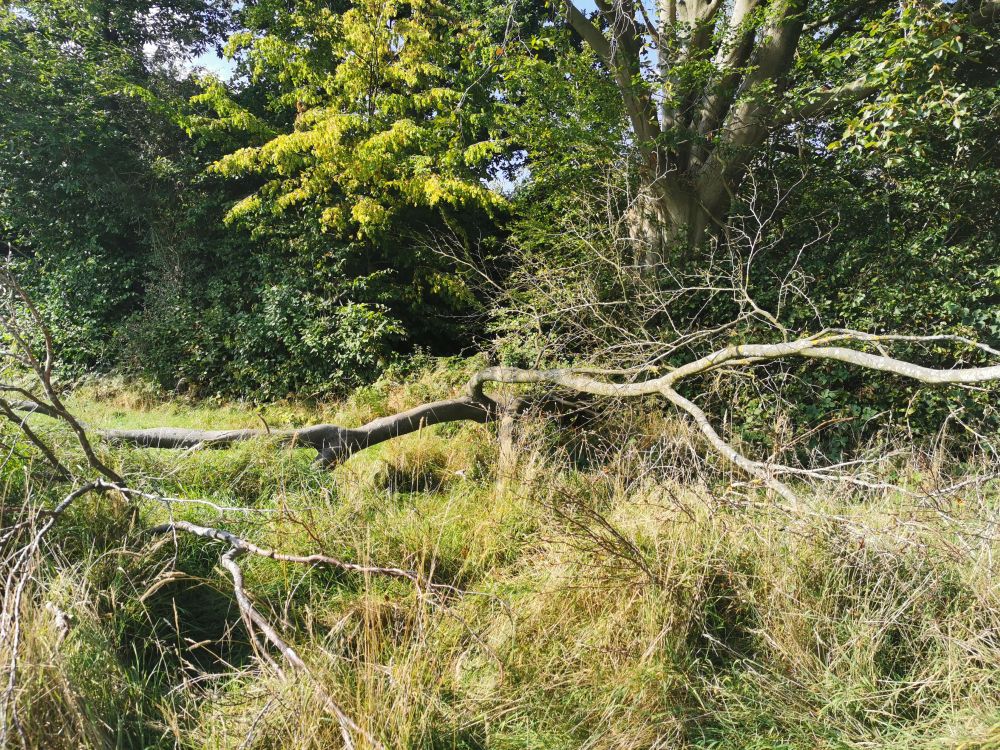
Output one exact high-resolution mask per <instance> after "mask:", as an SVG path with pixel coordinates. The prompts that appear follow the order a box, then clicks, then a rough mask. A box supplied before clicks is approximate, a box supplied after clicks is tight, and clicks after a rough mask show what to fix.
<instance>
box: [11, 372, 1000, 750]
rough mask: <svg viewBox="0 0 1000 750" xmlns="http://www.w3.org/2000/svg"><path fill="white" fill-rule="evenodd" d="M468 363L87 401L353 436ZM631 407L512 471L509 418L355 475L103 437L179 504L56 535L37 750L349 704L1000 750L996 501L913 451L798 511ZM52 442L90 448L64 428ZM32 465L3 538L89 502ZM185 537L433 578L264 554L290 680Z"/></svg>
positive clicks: (363, 714) (431, 392)
mask: <svg viewBox="0 0 1000 750" xmlns="http://www.w3.org/2000/svg"><path fill="white" fill-rule="evenodd" d="M474 364H475V363H462V362H455V361H451V362H443V363H438V364H436V365H435V364H433V363H432V364H431V366H429V367H426V368H424V369H422V370H420V371H418V372H415V373H410V374H403V373H396V374H390V375H389V376H387V377H385V378H383V379H382V380H380V381H379V382H378V383H376V384H375V385H373V386H370V387H368V388H364V389H361V390H358V391H357V392H355V393H354V394H353V395H352V396H351V397H350V398H349V399H347V400H345V401H342V402H337V403H295V402H285V403H278V404H274V405H271V406H268V407H266V408H255V407H251V406H249V405H246V404H241V403H235V402H234V403H227V402H223V401H220V400H217V399H216V400H212V399H209V400H202V401H195V400H191V399H186V398H184V397H180V396H176V395H172V394H161V393H158V392H156V391H153V390H151V389H149V388H141V387H137V386H135V385H134V384H125V383H123V382H121V381H107V380H105V381H100V380H97V381H93V382H91V383H90V384H89V385H85V386H82V387H80V388H78V389H77V390H76V391H75V392H74V394H73V396H72V397H71V398H69V399H68V401H67V405H68V406H70V407H71V409H72V410H73V412H74V413H75V414H77V416H79V417H80V418H81V419H83V420H84V421H86V422H88V423H90V424H99V425H101V426H105V427H119V426H121V427H142V426H149V425H157V426H163V425H173V426H190V427H201V426H204V425H212V426H215V427H234V428H235V427H254V426H260V425H261V423H262V422H263V423H265V424H267V425H269V426H271V427H278V426H297V425H302V424H308V423H312V422H319V421H332V422H336V423H338V424H357V423H362V422H365V421H367V420H369V419H371V418H373V417H375V416H379V415H381V414H384V413H393V412H396V411H398V410H400V409H402V408H406V407H408V406H412V405H414V404H416V403H420V402H423V401H427V400H428V399H432V398H440V397H443V396H447V395H449V394H450V393H452V392H453V391H454V390H455V389H456V387H457V386H458V384H460V383H461V382H462V381H463V380H464V377H465V376H466V374H467V372H468V370H469V368H470V367H472V366H474ZM637 414H638V416H636V415H637ZM633 417H634V419H636V420H638V421H634V422H632V423H630V425H629V426H630V431H629V433H630V434H631V435H633V436H634V437H632V438H630V439H629V440H626V441H622V440H621V439H617V438H615V435H616V434H620V433H616V432H615V431H614V429H610V432H609V431H608V430H609V428H608V427H607V426H605V427H604V428H595V429H594V430H592V431H591V432H590V435H591V437H590V438H589V440H590V443H589V444H588V445H586V446H581V445H580V444H579V440H577V441H576V442H570V441H569V440H567V439H566V433H565V432H564V431H562V430H560V429H559V426H558V424H555V423H553V421H552V420H551V419H544V418H538V419H530V418H529V419H526V420H525V421H524V422H523V424H522V425H521V426H520V429H519V431H518V434H517V438H516V441H515V444H514V446H513V450H511V451H508V452H506V454H504V452H501V451H500V450H499V448H498V445H497V439H496V429H495V427H490V426H483V425H461V426H459V425H446V426H440V427H437V428H432V429H428V430H424V431H421V432H419V433H417V434H414V435H410V436H407V437H404V438H401V439H399V440H396V441H391V442H389V443H386V444H383V445H381V446H377V447H375V448H372V449H369V450H367V451H363V452H361V453H359V454H357V455H355V456H354V457H352V458H350V459H349V460H348V461H346V462H345V463H344V464H343V465H341V466H339V467H337V468H336V469H335V470H333V471H322V470H319V469H317V468H315V467H313V466H312V465H311V458H312V455H310V453H309V452H307V451H302V450H296V449H294V448H279V447H276V446H273V445H269V444H268V443H267V441H266V440H261V441H257V442H251V443H245V444H240V445H238V446H234V447H232V448H228V449H225V450H195V451H186V452H179V451H159V450H137V449H130V448H122V447H114V446H102V447H101V448H100V450H101V456H102V458H103V459H104V460H105V461H106V462H107V463H108V464H109V465H110V466H112V467H113V468H114V470H115V471H117V472H118V473H119V474H121V475H122V476H123V477H125V478H126V479H127V480H128V482H129V483H130V486H132V487H135V488H138V489H141V490H144V491H147V492H149V493H150V494H151V497H153V498H162V497H175V498H177V500H176V501H174V502H164V501H162V500H157V499H150V500H146V501H139V502H137V501H136V500H135V499H134V498H133V499H129V498H126V497H123V496H119V495H115V494H114V493H109V494H104V495H93V496H89V497H87V498H84V499H83V500H81V501H80V502H79V503H78V504H75V505H73V506H72V507H71V508H70V509H69V510H68V511H67V512H66V514H65V515H64V516H63V517H62V518H61V519H60V521H59V523H58V524H57V525H56V526H55V527H54V529H53V531H52V533H51V534H50V535H49V536H48V537H47V538H46V541H45V543H44V545H43V547H42V550H41V554H40V556H39V560H38V563H37V567H36V570H35V573H34V576H33V578H32V584H31V586H32V591H31V592H30V593H31V595H30V596H29V597H28V598H27V599H26V605H25V611H24V613H23V616H22V620H23V624H24V635H23V645H22V651H21V655H20V659H19V665H18V666H19V675H18V681H17V685H16V688H15V689H16V691H17V706H18V714H17V718H18V720H19V722H20V724H21V726H22V730H23V732H24V736H26V737H27V738H28V744H29V746H31V747H39V748H41V747H45V748H105V747H115V748H161V747H162V748H167V747H183V748H276V747H282V748H331V747H339V746H341V745H342V742H343V740H342V736H341V732H340V728H339V725H338V722H337V721H336V720H335V719H334V717H333V716H332V715H331V714H330V711H328V710H327V706H326V704H325V700H326V698H327V697H329V698H332V699H333V700H334V701H335V702H336V704H337V705H339V706H340V707H341V708H342V709H343V710H344V712H345V713H346V714H347V715H348V716H350V717H351V718H352V719H353V720H354V721H355V722H357V724H358V725H359V726H360V727H361V728H362V729H363V730H364V732H365V733H366V734H368V735H370V736H371V737H374V738H377V740H378V741H380V742H381V743H383V744H384V745H385V746H386V747H400V748H469V749H472V748H490V749H491V750H499V749H501V748H503V749H508V748H510V749H513V748H538V749H539V750H541V749H542V748H545V749H546V750H548V749H554V748H567V749H569V748H594V749H596V748H609V749H610V748H636V749H638V748H692V749H694V748H700V749H704V750H708V749H709V748H712V749H720V750H721V749H723V748H725V749H732V750H751V749H752V750H763V749H764V748H767V749H768V750H778V749H779V748H780V749H783V750H784V749H791V748H795V749H799V748H801V749H802V750H805V749H806V748H809V749H812V748H859V749H860V748H899V749H900V750H903V749H904V748H907V749H908V748H956V750H957V748H962V749H963V750H974V749H975V750H987V748H996V747H1000V725H998V722H1000V586H998V584H997V576H996V566H997V565H998V563H997V561H996V552H997V550H998V546H997V541H996V523H997V521H998V511H997V503H996V493H995V489H994V488H992V487H991V486H990V485H988V484H976V485H969V486H968V487H966V488H965V489H964V490H962V491H960V492H953V493H950V494H948V495H947V496H942V495H941V494H940V493H937V492H935V491H934V487H935V483H936V482H937V481H938V479H939V478H940V475H941V474H942V472H943V471H944V469H945V468H946V467H945V465H946V463H947V461H948V460H950V459H949V457H948V456H946V455H943V454H940V455H931V454H925V455H922V456H918V455H916V454H914V455H913V456H910V457H909V458H908V459H907V460H906V461H902V462H900V464H899V466H898V468H897V471H898V472H899V476H901V477H903V478H904V479H903V481H900V482H898V484H899V485H900V487H901V489H895V490H883V491H875V490H867V491H863V492H862V491H860V490H857V489H851V488H850V487H845V486H844V485H841V484H833V485H829V486H827V487H826V488H825V489H821V490H814V491H812V494H811V495H810V496H809V501H808V503H807V504H806V505H805V506H804V508H803V509H801V510H799V511H798V512H792V511H789V510H788V509H787V508H783V507H782V506H781V504H780V503H776V502H774V498H772V497H769V496H768V494H767V492H766V491H765V490H764V489H762V488H760V487H755V486H753V485H747V484H743V485H741V484H739V483H738V482H737V481H736V480H735V479H734V477H732V476H729V475H727V474H726V471H725V470H724V469H722V468H719V467H716V469H715V470H713V469H712V467H711V465H710V464H711V459H706V458H705V457H704V451H702V450H700V448H699V441H698V438H696V437H695V434H694V433H693V431H692V430H691V429H690V428H688V427H687V426H686V425H685V424H683V423H681V422H678V421H677V419H678V418H677V417H676V416H672V415H670V414H659V415H654V416H650V415H649V414H648V413H646V414H639V412H634V413H633ZM31 424H32V425H34V426H35V427H36V428H37V430H38V431H39V434H42V435H44V436H45V437H46V438H47V439H49V440H51V441H53V443H54V444H56V445H58V446H59V448H60V450H61V451H63V452H65V455H67V456H69V457H70V458H69V460H70V461H72V460H74V458H73V456H74V451H78V448H77V447H75V446H74V444H73V440H72V439H71V437H70V435H69V434H68V432H67V431H66V430H65V429H64V428H62V427H60V426H59V425H58V424H57V423H55V422H54V421H53V420H48V419H47V418H45V417H40V416H35V417H31ZM602 429H603V430H604V431H603V432H602ZM13 434H14V433H13V429H12V428H7V438H5V440H6V439H8V438H10V437H11V436H13ZM574 434H576V435H577V436H579V435H580V434H587V431H577V432H575V433H574ZM14 448H15V450H14V451H13V452H12V453H11V454H10V455H9V456H8V458H7V461H6V463H5V464H4V469H3V488H2V489H3V504H2V509H0V510H2V514H3V516H4V518H5V520H9V519H13V518H15V517H16V516H17V514H18V513H19V512H20V510H21V508H23V507H28V506H31V507H39V506H41V505H44V504H48V503H52V502H54V501H55V500H56V499H58V497H59V496H61V495H62V494H65V490H66V486H65V485H64V484H61V483H60V481H58V480H57V479H55V478H53V477H52V476H51V472H49V471H48V467H46V466H44V465H42V464H41V463H40V462H39V461H37V460H35V459H32V458H31V457H30V456H29V455H28V454H27V452H26V451H24V450H23V449H21V448H18V447H17V446H14ZM596 456H599V458H600V460H598V459H597V458H595V457H596ZM191 500H198V501H205V502H190V501H191ZM171 519H175V520H176V519H183V520H188V521H191V522H194V523H198V524H204V525H206V526H212V527H217V528H224V529H226V530H228V531H231V532H233V533H237V534H240V535H241V536H242V537H243V538H245V539H249V540H252V541H253V542H255V543H257V544H258V545H260V546H261V547H264V548H268V549H276V550H280V551H282V552H286V553H297V554H303V555H305V554H310V553H313V552H323V553H325V554H328V555H333V556H335V557H338V558H340V559H343V560H347V561H351V562H354V563H360V564H368V565H376V566H399V567H402V568H406V569H408V570H413V571H415V572H417V573H418V578H417V580H416V582H414V581H411V580H406V579H397V578H389V577H385V576H381V575H378V574H352V573H350V572H344V571H338V570H331V569H330V568H329V567H326V566H323V565H298V564H291V563H285V562H279V561H275V560H271V559H266V558H263V557H259V556H252V557H247V558H245V561H244V562H243V571H244V574H245V586H246V590H247V591H248V592H249V595H250V597H251V598H252V600H253V602H254V604H255V605H256V606H257V608H258V609H259V610H260V611H261V612H263V613H264V614H265V615H266V617H267V618H268V619H269V621H270V622H271V623H272V624H273V625H274V626H275V627H276V629H278V630H279V631H280V632H281V633H282V635H283V637H284V638H286V639H287V640H288V642H289V643H291V644H293V645H294V647H295V649H296V650H297V651H298V653H299V654H301V656H302V658H303V660H304V661H305V662H306V664H307V665H308V674H289V673H287V672H283V671H282V670H281V669H280V666H279V668H278V669H276V668H274V667H273V666H272V664H275V661H274V659H276V658H277V657H276V656H275V654H274V652H273V650H272V651H271V654H270V655H267V654H265V653H261V651H265V652H266V651H267V649H266V648H263V649H262V647H261V646H260V645H259V644H257V645H255V644H254V642H253V640H252V639H251V638H249V637H248V633H247V631H246V629H245V627H244V625H243V624H242V622H241V619H240V614H239V610H238V607H237V606H236V603H235V601H234V597H233V585H232V581H231V580H230V578H229V576H228V575H227V573H226V571H225V570H223V569H222V568H221V567H220V554H221V553H222V552H223V551H224V546H223V545H221V544H219V543H218V542H214V541H212V540H210V539H203V538H198V537H192V536H183V535H171V534H167V535H152V534H150V529H152V528H153V527H154V526H156V525H157V524H160V523H163V522H164V521H165V520H171ZM354 741H355V743H356V746H358V747H364V746H365V745H366V740H365V738H364V737H363V736H359V737H356V738H355V740H354Z"/></svg>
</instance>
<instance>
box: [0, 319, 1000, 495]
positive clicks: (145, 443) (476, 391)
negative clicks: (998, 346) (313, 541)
mask: <svg viewBox="0 0 1000 750" xmlns="http://www.w3.org/2000/svg"><path fill="white" fill-rule="evenodd" d="M943 341H950V342H953V343H961V344H965V345H968V346H974V347H976V348H978V349H980V350H982V351H984V352H986V353H988V354H991V355H994V356H1000V352H998V351H997V350H995V349H992V348H990V347H988V346H985V345H981V344H978V343H976V342H973V341H970V340H968V339H965V338H961V337H956V336H898V335H873V334H866V333H863V332H860V331H849V330H842V329H832V330H828V331H822V332H820V333H817V334H815V335H813V336H808V337H805V338H801V339H797V340H794V341H787V342H781V343H774V344H742V345H735V346H728V347H725V348H722V349H718V350H716V351H714V352H712V353H711V354H708V355H706V356H703V357H700V358H698V359H694V360H692V361H691V362H688V363H687V364H684V365H681V366H679V367H675V368H673V369H669V370H668V371H667V372H666V373H664V374H662V375H657V376H655V377H646V378H641V376H642V375H643V374H646V375H649V374H650V373H651V372H654V371H656V370H658V369H659V368H657V367H653V366H651V367H649V368H638V369H633V370H630V371H616V370H593V369H588V368H559V369H522V368H513V367H490V368H486V369H483V370H480V371H479V372H477V373H476V374H475V375H473V377H472V378H471V379H470V381H469V382H468V384H467V386H466V388H465V393H464V394H463V395H461V396H459V397H456V398H453V399H448V400H443V401H436V402H433V403H429V404H424V405H422V406H418V407H416V408H413V409H410V410H408V411H404V412H401V413H399V414H394V415H389V416H385V417H381V418H379V419H375V420H373V421H371V422H368V423H367V424H364V425H361V426H360V427H342V426H339V425H333V424H321V425H314V426H311V427H306V428H302V429H294V430H268V429H243V430H189V429H183V428H152V429H136V430H104V429H96V430H94V431H95V432H96V434H98V435H99V436H100V437H101V438H102V439H104V440H107V441H110V442H114V443H119V444H126V445H131V446H134V447H138V448H165V449H190V448H202V447H204V448H222V447H226V446H229V445H232V444H234V443H238V442H242V441H247V440H255V439H262V438H270V439H273V440H276V441H277V442H278V443H280V444H284V445H292V446H303V447H308V448H313V449H314V450H316V452H317V462H318V463H319V464H321V465H322V466H324V467H332V466H335V465H337V464H339V463H341V462H342V461H344V460H346V459H347V458H349V457H350V456H351V455H353V454H354V453H356V452H357V451H360V450H364V449H366V448H369V447H371V446H374V445H378V444H379V443H383V442H385V441H387V440H392V439H394V438H397V437H401V436H403V435H407V434H410V433H412V432H416V431H417V430H419V429H422V428H425V427H429V426H432V425H436V424H442V423H446V422H462V421H471V422H478V423H489V422H493V421H496V420H498V419H500V418H501V417H504V416H507V417H512V416H516V414H517V413H518V412H520V411H522V410H523V409H524V408H525V406H526V405H527V404H528V403H529V402H528V401H527V400H525V399H516V400H515V401H514V402H512V403H509V404H506V405H505V404H503V403H502V402H501V401H499V400H497V399H495V398H493V397H491V396H490V395H488V394H487V393H486V390H485V389H486V386H487V385H488V384H490V383H496V384H507V385H548V386H551V387H553V388H558V389H562V390H566V391H569V392H571V393H575V394H586V395H590V396H599V397H607V398H614V399H622V398H637V397H642V396H660V397H662V398H665V399H666V400H667V401H669V402H670V403H671V404H673V405H674V406H676V407H677V408H679V409H680V410H681V411H682V412H684V413H685V414H686V415H687V416H688V417H689V418H690V419H691V420H693V422H694V424H695V425H696V426H697V428H698V429H699V431H700V432H701V433H702V435H703V436H704V437H705V438H706V439H707V441H708V444H709V445H710V446H711V448H712V449H713V450H714V451H715V452H717V453H718V454H719V455H720V456H722V457H723V458H725V459H726V460H727V461H729V462H731V463H732V464H734V465H735V466H737V467H739V468H740V469H741V470H743V471H745V472H747V473H748V474H750V475H752V476H753V477H755V478H756V479H758V480H761V481H762V482H763V483H764V484H766V485H767V486H768V487H769V488H771V489H772V490H774V491H775V492H777V493H778V494H779V495H780V496H781V497H783V498H784V499H786V500H788V501H789V502H792V503H795V502H796V497H795V494H794V493H793V492H792V490H791V489H790V488H789V487H788V486H787V485H786V484H785V483H783V482H782V481H781V480H780V479H779V477H780V476H782V475H792V474H798V475H805V476H813V477H816V478H820V477H821V474H822V469H817V470H808V469H799V468H793V467H789V466H783V465H780V464H776V463H773V462H766V461H757V460H753V459H751V458H748V457H747V456H745V455H744V454H742V453H741V452H739V451H738V450H736V449H735V448H734V447H733V446H732V445H731V444H730V443H729V442H727V441H726V440H725V439H723V437H722V436H721V435H720V433H719V432H718V430H717V429H716V428H715V427H714V426H713V424H712V422H711V420H710V419H709V417H708V415H707V414H706V413H705V411H704V410H703V409H701V408H700V407H699V406H698V405H697V404H696V403H695V402H694V401H692V400H690V399H689V398H687V397H685V396H684V395H682V394H681V393H680V392H679V391H678V387H679V386H680V385H681V384H682V383H683V382H684V381H685V380H689V379H691V378H694V377H695V376H703V375H706V374H708V373H711V372H713V371H716V370H718V369H720V368H723V367H726V368H740V367H747V366H750V365H754V364H757V363H760V362H765V361H769V360H781V359H789V358H804V359H809V360H819V361H834V362H843V363H845V364H849V365H853V366H855V367H858V368H861V369H864V370H871V371H879V372H886V373H890V374H892V375H897V376H899V377H903V378H908V379H912V380H916V381H919V382H922V383H926V384H931V385H971V384H977V383H989V382H996V381H1000V364H996V365H988V366H983V367H966V368H955V369H947V368H934V367H927V366H924V365H920V364H916V363H913V362H910V361H907V360H904V359H899V358H896V357H892V356H890V355H889V354H888V353H886V352H885V350H884V346H885V345H890V344H892V343H900V342H907V343H931V342H943ZM852 345H853V346H852ZM858 345H869V346H878V347H880V349H881V352H880V353H871V352H867V351H863V350H861V349H858V348H854V347H855V346H858ZM615 377H618V378H628V380H627V381H626V382H615V381H614V380H612V378H615ZM54 395H55V394H54V393H52V394H50V400H49V402H46V401H45V400H44V399H43V398H35V397H33V398H31V399H30V400H26V401H16V402H7V406H8V408H9V409H14V410H20V411H23V412H26V413H39V414H45V415H47V416H51V417H59V418H66V417H67V415H68V412H66V410H65V407H64V406H63V405H62V404H61V402H58V399H57V398H56V399H52V398H51V396H54ZM70 418H72V417H70Z"/></svg>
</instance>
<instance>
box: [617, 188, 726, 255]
mask: <svg viewBox="0 0 1000 750" xmlns="http://www.w3.org/2000/svg"><path fill="white" fill-rule="evenodd" d="M625 221H626V224H627V227H628V233H629V240H630V241H631V242H632V246H633V247H634V249H635V261H636V264H637V265H638V266H639V267H640V268H642V269H644V270H645V271H648V272H652V271H654V270H655V269H656V268H657V267H659V266H663V265H664V264H675V265H676V264H680V263H683V262H685V261H686V260H687V259H689V258H690V257H692V255H693V254H694V251H695V250H696V249H697V248H698V247H699V246H700V245H701V244H702V242H704V240H705V237H706V235H707V232H708V230H709V227H710V226H711V225H712V223H713V222H712V218H711V216H710V214H709V212H708V211H707V210H706V209H705V208H704V207H703V206H702V205H701V201H699V200H698V198H697V195H696V193H695V191H694V190H691V191H690V192H689V193H686V194H684V195H681V196H677V195H673V194H671V193H668V192H666V191H665V190H662V189H658V188H657V183H656V181H644V182H642V183H641V184H640V186H639V191H638V195H637V196H636V198H635V200H634V201H633V202H632V205H631V206H630V207H629V208H628V210H627V211H626V213H625Z"/></svg>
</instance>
